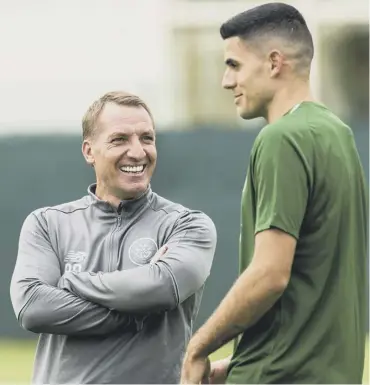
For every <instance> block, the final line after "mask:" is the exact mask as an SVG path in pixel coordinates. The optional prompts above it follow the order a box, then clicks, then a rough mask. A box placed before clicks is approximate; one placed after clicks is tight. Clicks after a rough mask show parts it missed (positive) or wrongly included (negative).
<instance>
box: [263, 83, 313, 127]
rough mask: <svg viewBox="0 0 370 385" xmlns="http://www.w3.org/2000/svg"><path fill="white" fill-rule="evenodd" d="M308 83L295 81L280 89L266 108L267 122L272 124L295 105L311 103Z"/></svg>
mask: <svg viewBox="0 0 370 385" xmlns="http://www.w3.org/2000/svg"><path fill="white" fill-rule="evenodd" d="M313 100H314V98H313V96H312V93H311V90H310V84H309V81H303V80H295V81H294V82H290V83H289V84H288V85H287V86H285V87H283V88H281V89H280V90H279V91H278V92H277V93H276V94H275V95H274V98H273V99H272V101H271V103H270V105H269V106H268V108H267V114H266V115H267V116H266V120H267V122H268V123H269V124H270V123H273V122H275V121H276V120H278V119H280V118H281V117H282V116H283V115H284V114H286V113H287V112H288V111H289V110H290V109H291V108H293V107H294V106H295V105H296V104H299V103H302V102H305V101H313Z"/></svg>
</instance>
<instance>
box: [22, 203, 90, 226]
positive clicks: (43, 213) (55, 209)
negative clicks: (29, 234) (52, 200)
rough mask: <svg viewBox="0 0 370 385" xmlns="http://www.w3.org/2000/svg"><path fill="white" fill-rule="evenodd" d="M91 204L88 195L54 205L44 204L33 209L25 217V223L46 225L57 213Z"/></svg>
mask: <svg viewBox="0 0 370 385" xmlns="http://www.w3.org/2000/svg"><path fill="white" fill-rule="evenodd" d="M90 205H91V203H90V199H89V197H88V196H84V197H83V198H80V199H78V200H75V201H70V202H65V203H61V204H58V205H54V206H45V207H41V208H38V209H36V210H33V211H32V212H31V213H29V214H28V215H27V217H26V219H25V221H24V222H25V223H34V224H39V225H41V226H43V225H46V224H47V222H48V221H49V220H50V219H56V218H57V217H58V216H59V215H68V214H73V213H75V212H79V211H82V210H86V209H87V208H89V207H90Z"/></svg>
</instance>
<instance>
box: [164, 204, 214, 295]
mask: <svg viewBox="0 0 370 385" xmlns="http://www.w3.org/2000/svg"><path fill="white" fill-rule="evenodd" d="M216 243H217V233H216V228H215V225H214V223H213V222H212V220H211V219H210V218H209V217H208V216H207V215H205V214H203V213H201V212H194V211H193V212H186V213H183V214H182V215H180V217H179V218H178V220H177V221H176V224H175V226H174V229H173V231H172V233H171V234H170V236H169V237H168V239H167V240H166V244H167V245H168V251H167V253H166V254H165V256H164V257H163V258H162V259H161V260H160V261H159V262H158V264H159V265H161V264H162V265H165V266H166V267H167V268H168V270H169V271H170V273H171V275H172V277H173V281H174V282H173V284H174V288H175V290H176V292H177V295H178V301H179V302H182V301H183V300H185V299H186V298H188V297H189V296H190V295H192V294H194V293H195V292H196V291H197V290H199V289H200V288H201V287H202V286H203V285H204V283H205V281H206V279H207V277H208V276H209V274H210V270H211V266H212V263H213V257H214V253H215V249H216Z"/></svg>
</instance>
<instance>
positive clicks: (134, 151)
mask: <svg viewBox="0 0 370 385" xmlns="http://www.w3.org/2000/svg"><path fill="white" fill-rule="evenodd" d="M127 156H128V157H129V158H131V159H134V160H142V159H143V158H145V156H146V153H145V151H144V148H143V145H142V144H141V142H140V140H139V138H133V139H132V140H131V141H130V146H129V148H128V150H127Z"/></svg>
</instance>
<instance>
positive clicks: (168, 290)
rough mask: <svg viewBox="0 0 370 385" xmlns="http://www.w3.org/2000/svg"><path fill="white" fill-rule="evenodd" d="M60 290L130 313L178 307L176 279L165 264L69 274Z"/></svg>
mask: <svg viewBox="0 0 370 385" xmlns="http://www.w3.org/2000/svg"><path fill="white" fill-rule="evenodd" d="M59 287H60V288H64V289H66V290H68V291H70V292H71V293H73V294H75V295H77V296H79V297H81V298H83V299H85V300H88V301H91V302H94V303H96V304H99V305H102V306H105V307H107V308H110V309H115V310H118V311H120V312H127V313H147V312H153V311H162V310H169V309H171V308H174V307H176V306H177V305H178V303H179V295H178V292H177V290H176V285H175V284H174V278H173V277H172V276H171V273H170V271H169V269H168V268H167V267H165V265H164V263H161V266H158V264H153V265H147V266H145V267H142V268H135V269H131V270H122V271H115V272H111V273H97V274H95V273H88V272H82V273H77V274H74V273H66V274H64V276H63V277H62V278H61V280H60V282H59Z"/></svg>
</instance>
